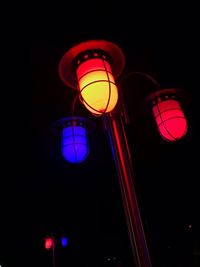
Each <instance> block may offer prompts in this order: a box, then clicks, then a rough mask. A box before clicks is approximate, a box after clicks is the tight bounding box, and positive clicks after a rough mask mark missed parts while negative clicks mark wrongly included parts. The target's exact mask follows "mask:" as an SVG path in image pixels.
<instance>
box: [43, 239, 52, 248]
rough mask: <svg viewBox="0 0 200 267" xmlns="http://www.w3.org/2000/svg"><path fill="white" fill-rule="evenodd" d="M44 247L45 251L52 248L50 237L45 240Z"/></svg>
mask: <svg viewBox="0 0 200 267" xmlns="http://www.w3.org/2000/svg"><path fill="white" fill-rule="evenodd" d="M44 246H45V248H46V249H51V248H52V247H53V238H51V237H48V238H45V244H44Z"/></svg>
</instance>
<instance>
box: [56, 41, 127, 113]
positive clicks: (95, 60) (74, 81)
mask: <svg viewBox="0 0 200 267" xmlns="http://www.w3.org/2000/svg"><path fill="white" fill-rule="evenodd" d="M124 63H125V60H124V55H123V53H122V51H121V49H120V48H119V47H118V46H116V45H115V44H113V43H111V42H108V41H104V40H92V41H87V42H84V43H80V44H78V45H76V46H74V47H73V48H71V49H70V50H69V51H68V52H67V53H66V54H65V55H64V56H63V57H62V59H61V61H60V64H59V75H60V77H61V79H62V80H63V82H64V83H65V84H66V85H67V86H70V87H72V88H74V89H77V90H79V93H80V96H81V100H82V102H83V104H84V105H85V107H86V108H87V109H88V110H89V111H90V112H91V113H93V114H95V115H102V114H104V113H108V112H111V111H112V110H113V109H114V108H115V106H116V104H117V101H118V89H117V86H116V83H115V78H117V77H118V76H119V75H120V74H121V72H122V70H123V68H124Z"/></svg>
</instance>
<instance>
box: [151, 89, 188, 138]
mask: <svg viewBox="0 0 200 267" xmlns="http://www.w3.org/2000/svg"><path fill="white" fill-rule="evenodd" d="M177 92H178V90H177V89H165V90H161V91H158V92H156V93H154V94H152V95H151V96H150V98H151V100H152V105H153V107H152V111H153V115H154V118H155V121H156V124H157V127H158V130H159V133H160V135H161V136H162V138H163V139H165V140H167V141H170V142H173V141H176V140H179V139H181V138H182V137H183V136H184V135H185V134H186V132H187V128H188V127H187V120H186V118H185V115H184V112H183V110H182V107H181V105H180V103H179V100H178V94H177Z"/></svg>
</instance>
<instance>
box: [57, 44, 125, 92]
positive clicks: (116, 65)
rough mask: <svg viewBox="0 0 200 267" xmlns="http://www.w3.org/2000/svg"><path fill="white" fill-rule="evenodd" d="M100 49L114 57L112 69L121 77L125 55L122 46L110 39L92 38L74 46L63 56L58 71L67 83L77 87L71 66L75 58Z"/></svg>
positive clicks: (115, 75)
mask: <svg viewBox="0 0 200 267" xmlns="http://www.w3.org/2000/svg"><path fill="white" fill-rule="evenodd" d="M98 49H99V50H103V51H105V52H106V53H107V54H108V55H109V56H110V57H111V58H112V63H111V69H112V72H113V75H114V77H115V78H118V77H119V75H120V74H121V73H122V71H123V69H124V66H125V57H124V54H123V52H122V50H121V48H119V47H118V46H117V45H116V44H114V43H112V42H110V41H105V40H90V41H85V42H82V43H79V44H77V45H75V46H73V47H72V48H71V49H69V50H68V51H67V52H66V53H65V54H64V55H63V57H62V58H61V60H60V63H59V67H58V72H59V76H60V79H61V80H62V81H63V82H64V84H65V85H67V86H69V87H71V88H73V89H77V79H76V76H75V73H73V72H72V68H71V67H72V62H73V60H74V59H75V58H76V57H78V55H79V54H80V53H83V52H84V51H87V50H98Z"/></svg>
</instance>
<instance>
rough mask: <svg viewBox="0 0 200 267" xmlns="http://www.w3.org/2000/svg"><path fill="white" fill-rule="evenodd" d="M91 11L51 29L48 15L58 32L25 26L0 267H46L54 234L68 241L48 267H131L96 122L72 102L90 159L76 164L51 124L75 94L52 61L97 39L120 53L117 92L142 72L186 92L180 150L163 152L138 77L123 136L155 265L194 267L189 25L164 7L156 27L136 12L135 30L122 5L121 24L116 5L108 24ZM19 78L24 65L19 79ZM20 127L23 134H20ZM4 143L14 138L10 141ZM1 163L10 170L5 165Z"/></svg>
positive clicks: (193, 48)
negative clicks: (83, 120) (84, 128)
mask: <svg viewBox="0 0 200 267" xmlns="http://www.w3.org/2000/svg"><path fill="white" fill-rule="evenodd" d="M97 10H98V8H96V9H95V12H93V14H92V15H91V13H90V12H87V13H85V16H83V14H82V15H81V16H80V15H79V13H80V14H81V9H80V10H79V12H78V13H76V14H75V15H74V17H73V16H72V17H73V19H72V18H70V19H69V17H67V18H66V20H65V19H64V17H62V16H61V17H62V19H59V16H58V14H59V13H57V18H58V19H57V20H56V21H55V17H54V18H52V17H51V15H50V14H49V15H46V17H45V18H43V17H42V14H43V12H41V13H40V12H39V14H38V17H37V16H36V17H37V20H32V23H31V30H30V33H29V34H28V35H29V37H30V38H29V40H30V42H29V44H28V46H29V47H28V55H27V57H28V62H29V64H28V67H27V68H29V69H28V72H29V76H30V80H29V83H28V84H27V86H26V90H27V91H29V92H31V93H30V95H29V96H28V99H27V100H24V101H25V102H26V103H27V102H28V103H29V104H28V105H29V107H28V110H27V111H26V110H25V109H24V110H23V111H22V114H23V116H22V117H20V119H19V120H20V124H19V125H18V127H17V124H18V122H17V120H14V122H13V128H14V129H15V131H18V132H20V136H21V138H20V139H17V138H16V139H17V142H19V144H18V143H17V145H16V147H17V150H16V149H15V150H14V151H15V152H12V153H14V156H15V157H16V158H17V163H15V164H12V166H10V165H9V164H8V166H7V167H6V172H2V173H4V175H3V174H2V188H3V190H2V191H3V194H2V196H1V197H2V199H1V210H2V215H3V216H2V218H3V220H2V218H1V220H2V227H1V229H0V235H1V238H0V246H1V251H0V260H1V261H0V264H2V267H4V266H5V267H7V266H21V264H22V263H25V266H27V267H29V266H30V267H31V266H37V267H40V266H43V267H46V266H49V267H50V266H52V258H51V253H50V252H49V251H46V250H45V249H44V238H45V237H46V236H48V235H49V234H51V232H54V233H55V236H56V238H57V239H58V240H59V238H60V237H61V236H62V235H66V236H67V237H68V238H69V246H68V247H67V248H65V249H63V248H62V247H61V246H60V245H59V244H58V248H57V254H56V267H61V266H70V267H73V266H74V267H76V266H83V267H90V266H93V267H96V266H124V267H129V266H134V263H133V259H132V254H131V248H130V243H129V238H128V232H127V226H126V221H125V216H124V211H123V205H122V201H121V195H120V190H119V185H118V180H117V172H116V169H115V164H114V160H113V157H112V152H111V149H110V144H109V138H108V134H107V132H106V130H105V129H104V128H103V123H102V120H101V118H96V117H93V116H92V115H91V114H89V112H88V111H86V110H85V108H84V107H83V105H82V104H81V103H80V102H79V101H77V103H76V108H75V113H76V115H77V116H85V117H87V118H90V119H91V121H92V122H93V129H92V131H90V133H89V143H90V153H89V155H88V158H87V159H86V161H85V162H83V163H81V164H79V165H73V164H70V163H68V162H67V161H65V160H64V159H63V157H62V155H61V153H60V150H59V149H60V147H59V141H60V140H59V135H58V133H57V132H56V131H55V129H54V127H53V125H54V124H55V122H56V121H58V120H59V119H61V118H63V117H67V116H70V114H71V113H70V112H71V105H72V102H73V100H74V97H75V95H76V92H75V90H73V89H71V88H68V87H66V86H65V85H64V84H63V82H62V81H61V80H60V78H59V75H58V64H59V61H60V59H61V57H62V56H63V54H64V53H65V52H66V51H67V50H68V49H70V48H71V47H72V46H73V45H75V44H77V43H80V42H83V41H87V40H92V39H104V40H108V41H111V42H113V43H115V44H117V45H118V46H119V47H120V48H121V49H122V51H123V52H124V56H125V60H126V63H125V69H124V72H123V73H122V75H121V77H119V80H117V83H120V79H122V78H123V76H125V75H126V74H128V73H130V72H133V71H140V72H145V73H147V74H149V75H152V76H153V77H154V78H155V79H156V80H157V81H158V82H159V83H160V84H161V88H163V89H164V88H171V87H177V88H180V89H182V90H184V91H185V92H186V95H187V101H186V102H185V103H184V105H183V110H184V112H185V115H186V118H187V121H188V126H189V127H188V132H187V134H186V135H185V136H184V137H183V138H182V139H181V140H179V141H177V142H173V143H169V142H165V141H163V140H162V139H161V137H160V135H159V133H158V132H157V129H156V125H155V123H154V120H153V116H152V113H151V112H150V111H147V110H146V109H145V107H146V106H145V104H144V100H145V97H147V95H148V93H149V92H150V91H151V87H152V84H151V83H150V82H149V81H147V80H145V79H144V78H142V77H138V76H130V77H129V78H127V79H126V80H124V81H123V82H122V83H121V90H122V91H123V96H124V103H125V107H126V111H127V114H128V117H129V123H128V124H127V125H126V126H125V128H126V132H127V138H128V142H129V146H130V149H131V156H132V161H133V168H134V174H135V186H136V192H137V196H138V201H139V205H140V209H141V215H142V219H143V224H144V228H145V232H146V237H147V242H148V244H149V251H150V255H151V258H152V265H153V267H154V266H155V267H157V266H159V267H165V266H166V267H167V266H169V267H179V266H180V267H193V266H200V265H198V264H200V263H197V262H198V259H199V256H197V254H198V253H199V250H200V239H199V225H198V224H199V220H198V210H199V190H198V179H199V168H198V158H199V157H198V151H199V149H198V140H197V139H198V138H199V136H198V133H197V121H198V118H197V110H198V104H197V94H198V87H199V82H198V79H197V78H198V73H196V72H197V71H195V64H196V61H197V62H198V60H197V58H198V57H199V54H198V53H199V51H198V45H197V36H196V33H195V32H196V28H197V27H195V25H196V24H195V21H194V22H193V21H190V22H188V20H187V19H186V18H185V13H184V12H183V13H177V11H175V9H170V8H169V10H168V9H166V12H164V11H163V12H162V13H160V15H159V16H157V17H155V14H156V12H155V11H154V13H153V12H151V13H150V12H149V13H148V12H147V7H146V8H145V10H144V13H143V12H141V9H140V12H141V13H140V14H142V15H143V17H145V19H142V17H141V16H140V15H139V13H138V14H137V12H136V11H132V12H130V11H129V12H128V11H127V10H128V7H127V6H126V8H124V12H125V11H126V12H127V13H126V14H127V17H128V18H127V19H126V20H123V21H121V20H122V18H121V15H120V14H122V13H123V9H122V10H121V9H120V7H119V6H118V7H117V10H116V13H115V12H114V13H109V12H107V13H105V12H104V13H102V12H100V10H98V11H97ZM111 10H112V9H111V8H110V9H109V11H111ZM68 13H69V10H68ZM188 13H189V11H188ZM188 13H187V14H188ZM86 14H88V15H89V14H90V15H91V16H90V17H89V16H86ZM134 16H135V17H134ZM85 17H87V19H86V18H85ZM133 17H134V18H133ZM153 17H154V19H152V18H153ZM76 18H79V20H78V25H76V24H75V22H74V20H75V19H76ZM84 18H85V19H84ZM119 20H120V21H119ZM109 23H110V25H109V27H108V24H109ZM91 25H92V26H91ZM95 26H96V29H93V28H95ZM91 27H92V28H91ZM27 38H28V37H27ZM27 68H26V66H25V65H23V64H22V67H21V70H22V72H23V71H24V72H26V71H27ZM17 90H20V85H18V86H17ZM24 92H25V90H24ZM20 95H21V94H20ZM12 101H13V100H12ZM13 102H15V101H13ZM21 102H22V103H23V101H22V100H21V101H20V102H19V103H21ZM15 105H16V104H15ZM19 105H20V104H19ZM30 109H31V110H30ZM29 110H30V112H29ZM20 114H21V113H20ZM27 114H28V116H27ZM14 116H15V110H13V109H12V118H13V117H14ZM27 117H28V123H26V126H25V127H23V129H24V128H25V129H24V130H23V131H22V130H21V129H20V125H21V124H22V122H23V121H25V120H26V121H27ZM7 123H8V122H7ZM8 124H9V123H8ZM9 126H10V124H9ZM10 127H11V128H12V124H11V126H10ZM21 133H22V134H21ZM11 136H13V138H15V134H13V135H12V134H11ZM27 136H29V137H28V138H27ZM16 137H18V134H17V135H16ZM23 137H24V138H23ZM11 140H12V139H11ZM18 140H20V141H18ZM12 142H13V143H15V142H16V141H12ZM20 148H21V151H20ZM23 148H25V149H23ZM12 149H13V148H12ZM17 151H20V152H21V153H20V154H19V155H18V153H17V154H16V152H17ZM6 155H7V154H6ZM5 158H8V160H9V155H7V156H5ZM9 162H11V161H10V160H9ZM13 171H14V173H15V175H14V176H13V174H12V173H13ZM17 177H18V178H17ZM11 240H12V242H11ZM109 259H110V260H109ZM20 262H21V264H20ZM117 264H118V265H117ZM195 264H196V265H195Z"/></svg>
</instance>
